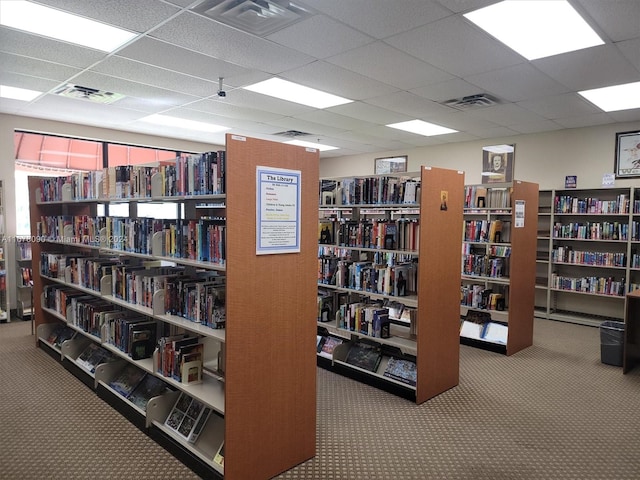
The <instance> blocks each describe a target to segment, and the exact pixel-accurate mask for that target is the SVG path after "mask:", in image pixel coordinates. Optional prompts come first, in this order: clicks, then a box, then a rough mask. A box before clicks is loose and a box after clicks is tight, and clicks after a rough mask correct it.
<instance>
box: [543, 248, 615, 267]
mask: <svg viewBox="0 0 640 480" xmlns="http://www.w3.org/2000/svg"><path fill="white" fill-rule="evenodd" d="M551 260H552V261H553V262H562V263H575V264H579V265H597V266H601V267H626V266H627V254H626V253H624V252H591V251H583V250H574V249H573V248H572V247H571V246H568V247H565V246H560V247H557V248H554V249H553V250H552V251H551Z"/></svg>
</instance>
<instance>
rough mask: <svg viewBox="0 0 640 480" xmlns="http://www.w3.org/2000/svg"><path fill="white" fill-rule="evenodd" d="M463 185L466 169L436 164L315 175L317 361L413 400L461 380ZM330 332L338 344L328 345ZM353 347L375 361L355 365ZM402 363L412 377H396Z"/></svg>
mask: <svg viewBox="0 0 640 480" xmlns="http://www.w3.org/2000/svg"><path fill="white" fill-rule="evenodd" d="M463 186H464V173H463V172H459V171H454V170H447V169H441V168H434V167H422V168H421V170H420V172H417V173H403V174H390V175H375V176H370V177H361V178H354V177H341V178H332V179H323V180H322V182H321V184H320V221H319V227H318V240H319V242H320V243H319V244H318V254H319V255H318V273H319V278H318V292H319V301H318V305H319V307H318V312H317V315H316V317H317V320H318V321H317V327H318V332H319V339H320V342H321V344H320V348H319V352H318V356H317V360H318V365H319V366H321V367H324V368H328V369H332V370H334V371H336V372H338V373H341V374H344V375H346V376H350V377H352V378H355V379H357V380H360V381H362V382H366V383H368V384H371V385H373V386H376V387H378V388H381V389H384V390H387V391H390V392H392V393H395V394H398V395H401V396H403V397H405V398H408V399H410V400H412V401H415V402H416V403H423V402H425V401H426V400H428V399H430V398H432V397H434V396H436V395H439V394H440V393H442V392H444V391H446V390H448V389H450V388H452V387H454V386H456V385H457V384H458V380H459V349H460V345H459V339H458V332H459V328H458V327H459V324H458V320H457V319H458V318H459V307H458V304H459V298H458V293H457V289H458V288H459V286H458V285H457V284H456V273H457V272H458V271H459V268H460V248H459V245H460V243H459V242H460V235H461V221H462V197H463ZM392 192H395V194H394V193H392ZM443 196H444V199H443ZM443 200H444V202H443ZM325 226H326V227H327V228H329V229H331V230H332V232H331V234H330V235H327V234H326V232H325V233H323V229H324V227H325ZM329 237H330V238H329ZM418 265H419V268H418ZM348 272H351V273H348ZM401 272H404V274H403V275H402V276H401ZM405 276H406V278H405V280H406V284H403V283H402V279H403V278H404V277H405ZM403 289H404V292H403V291H402V290H403ZM322 297H324V298H322ZM323 302H328V303H329V304H330V305H327V306H326V308H327V309H328V310H329V311H330V312H329V313H327V312H326V311H323V310H324V308H325V307H324V306H323ZM358 304H361V305H358ZM341 305H342V307H341ZM358 309H359V310H360V313H357V310H358ZM350 310H351V312H349V311H350ZM376 310H377V312H376ZM367 311H368V312H369V313H367ZM336 314H337V315H336ZM376 315H377V318H376V319H374V317H373V316H376ZM387 315H388V317H389V318H388V322H387V321H386V320H387ZM358 316H359V318H360V320H358ZM358 322H359V323H358ZM376 322H378V324H376ZM378 327H379V328H378ZM320 337H322V338H320ZM327 338H331V340H329V343H330V344H332V343H334V341H335V342H341V343H340V344H339V345H337V346H336V347H335V348H334V349H333V350H332V351H329V350H327V349H325V348H324V347H323V343H322V342H327V340H326V339H327ZM333 339H337V340H333ZM317 350H318V349H317ZM360 350H364V351H371V350H375V351H376V352H378V354H379V355H378V354H376V355H377V357H379V361H378V362H374V363H373V364H370V365H368V364H366V363H359V362H358V361H356V357H355V354H354V353H353V352H354V351H355V352H358V351H360ZM399 361H401V362H402V364H403V365H404V367H403V368H400V370H409V372H410V375H408V377H409V378H411V380H410V381H407V378H406V377H405V378H404V380H398V377H397V376H395V377H394V376H393V373H394V372H395V369H392V368H390V367H389V363H390V362H391V363H392V364H396V365H397V364H398V362H399ZM385 373H386V374H385ZM406 373H408V372H406Z"/></svg>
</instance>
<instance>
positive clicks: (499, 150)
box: [482, 145, 515, 153]
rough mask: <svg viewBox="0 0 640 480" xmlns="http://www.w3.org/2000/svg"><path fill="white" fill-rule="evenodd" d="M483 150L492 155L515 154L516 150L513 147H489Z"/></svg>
mask: <svg viewBox="0 0 640 480" xmlns="http://www.w3.org/2000/svg"><path fill="white" fill-rule="evenodd" d="M482 150H485V151H487V152H492V153H513V152H514V151H515V148H513V145H488V146H486V147H482Z"/></svg>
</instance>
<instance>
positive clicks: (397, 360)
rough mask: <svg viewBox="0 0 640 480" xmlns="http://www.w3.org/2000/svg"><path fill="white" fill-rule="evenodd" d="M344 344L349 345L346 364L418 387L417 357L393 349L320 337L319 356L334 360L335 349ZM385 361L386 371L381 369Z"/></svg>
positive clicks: (318, 342)
mask: <svg viewBox="0 0 640 480" xmlns="http://www.w3.org/2000/svg"><path fill="white" fill-rule="evenodd" d="M344 343H348V344H349V350H348V352H347V355H346V357H345V363H348V364H349V365H353V366H355V367H358V368H360V369H362V370H366V371H368V372H372V373H376V374H381V375H383V376H385V377H387V378H391V379H393V380H396V381H398V382H402V383H405V384H407V385H411V386H413V387H415V386H416V383H417V373H418V372H417V366H416V359H415V357H414V356H412V355H406V354H402V352H400V351H399V350H398V349H394V348H392V347H388V346H384V345H380V344H376V343H370V342H368V341H367V342H358V341H356V342H349V341H348V340H345V339H343V338H341V337H336V336H333V335H318V336H317V342H316V346H317V352H318V355H320V356H322V357H326V358H330V359H333V351H334V350H335V348H336V347H337V346H338V345H342V344H344ZM383 359H386V362H385V367H384V370H382V369H381V368H380V365H381V363H382V360H383ZM379 370H382V371H379Z"/></svg>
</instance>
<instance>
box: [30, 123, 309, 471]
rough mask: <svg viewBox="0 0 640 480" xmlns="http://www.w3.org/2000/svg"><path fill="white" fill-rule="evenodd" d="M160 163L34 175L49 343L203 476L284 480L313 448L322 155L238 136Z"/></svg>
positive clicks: (42, 320) (41, 311) (40, 287)
mask: <svg viewBox="0 0 640 480" xmlns="http://www.w3.org/2000/svg"><path fill="white" fill-rule="evenodd" d="M180 162H182V163H180ZM164 167H166V168H163V166H158V167H157V168H156V167H153V168H152V169H151V170H144V168H146V167H144V168H143V169H142V170H140V169H138V170H136V168H135V167H134V168H132V170H131V172H130V173H131V174H124V173H122V171H120V172H119V171H118V170H117V169H118V168H124V167H115V168H116V170H115V171H113V172H112V170H111V169H108V170H107V169H106V170H105V171H104V172H100V173H98V172H94V173H90V174H86V175H85V176H83V177H82V179H81V181H78V180H79V178H80V177H70V178H69V179H68V180H59V179H45V180H43V179H41V178H37V177H30V178H29V189H30V201H31V225H32V233H33V236H34V237H37V238H38V239H39V240H40V241H38V242H34V243H32V256H33V272H34V277H33V291H34V298H35V299H36V301H35V302H34V306H33V307H34V315H35V324H36V330H37V343H38V345H39V346H40V347H41V348H43V349H44V350H45V351H47V352H48V353H49V354H50V355H51V356H52V357H53V358H56V359H58V360H60V361H61V362H62V363H63V364H64V365H65V367H66V368H67V369H68V370H70V371H71V372H72V373H74V374H75V375H76V376H77V377H78V378H79V379H80V380H82V381H83V382H85V383H86V384H87V385H88V386H90V387H91V388H95V389H96V392H97V393H98V394H99V395H100V396H101V397H102V398H103V399H105V401H107V402H108V403H110V404H111V405H112V406H114V407H115V408H116V409H118V410H119V411H120V412H121V413H123V414H124V415H125V416H126V417H127V418H129V419H130V420H131V421H132V422H133V423H134V424H136V425H137V426H138V427H139V428H141V429H142V430H144V431H145V432H146V433H148V434H149V435H150V436H151V437H152V438H154V439H155V440H156V441H157V442H158V443H160V444H161V445H163V446H164V447H165V448H166V449H167V450H169V451H170V452H171V453H172V454H174V455H175V456H176V457H178V458H179V459H181V460H182V461H183V462H184V463H185V464H187V465H188V466H189V467H190V468H192V469H193V470H194V471H195V472H196V473H198V474H199V475H201V476H202V477H203V478H228V479H245V478H255V479H267V478H272V477H274V476H276V475H278V474H279V473H282V472H284V471H286V470H288V469H289V468H292V467H293V466H295V465H297V464H299V463H301V462H303V461H306V460H308V459H310V458H312V457H313V456H314V455H315V436H316V421H315V420H316V405H315V403H316V395H315V389H316V380H315V378H316V365H315V356H314V355H313V353H312V350H311V344H312V343H311V342H312V341H313V340H312V339H313V330H314V329H313V325H309V324H307V323H305V322H299V321H298V319H299V318H308V317H309V316H311V315H313V312H314V298H315V297H316V288H317V287H316V282H315V280H314V274H313V272H314V268H315V262H316V259H315V253H314V252H315V248H316V229H317V197H316V195H315V193H314V192H315V189H316V185H317V183H318V152H317V151H316V150H314V149H305V148H302V147H297V146H290V145H285V144H282V143H275V142H269V141H264V140H257V139H251V138H247V137H243V136H237V135H227V138H226V150H225V152H217V154H215V152H213V154H211V153H209V154H203V155H201V156H192V157H190V159H189V158H183V159H182V160H180V159H177V160H176V163H175V170H172V168H174V166H171V165H169V166H167V165H165V166H164ZM125 170H126V169H125ZM176 171H178V172H179V173H178V174H177V175H174V174H175V172H176ZM264 171H268V172H277V173H276V175H275V176H273V177H270V178H269V182H271V183H269V182H266V184H267V186H266V187H265V186H264V185H265V182H262V183H261V182H260V181H259V179H260V178H261V177H260V175H261V172H264ZM118 172H119V173H118ZM206 172H208V173H206ZM278 175H284V176H285V177H286V176H287V175H290V176H292V177H294V178H296V179H297V181H298V183H297V186H295V187H293V190H292V188H291V185H290V184H286V185H284V186H282V185H280V183H279V182H280V180H278V178H280V177H279V176H278ZM43 182H44V183H43ZM114 182H115V183H116V184H117V186H116V185H114ZM216 185H217V187H216ZM43 189H44V190H45V191H44V192H43ZM265 190H266V191H267V193H266V194H265ZM292 191H293V192H297V194H298V196H297V197H296V195H295V194H294V195H293V196H292V194H291V192H292ZM127 192H128V193H127ZM131 192H134V193H131ZM168 192H169V193H168ZM114 193H115V196H114ZM271 195H275V196H271ZM123 202H124V203H127V204H128V205H129V217H109V216H108V208H109V206H110V205H112V204H113V203H123ZM144 202H162V203H173V204H175V205H176V211H177V212H179V213H178V220H174V221H173V222H171V221H165V223H163V222H162V221H160V222H159V223H158V222H154V221H152V220H151V219H145V218H138V216H137V214H136V212H137V209H138V208H139V206H140V205H141V204H142V203H144ZM269 202H275V203H278V204H280V203H282V204H286V205H287V206H288V208H289V210H291V211H293V212H294V213H293V215H295V217H294V219H295V222H294V223H295V233H296V235H294V236H293V237H292V234H291V231H293V230H291V224H289V225H288V226H287V227H286V228H285V227H282V226H281V225H280V224H278V225H275V224H274V223H270V222H269V218H271V217H269V215H268V214H265V213H264V211H265V210H267V211H268V209H269V207H270V206H273V204H272V203H269ZM103 208H104V209H105V211H106V212H107V214H106V216H102V214H101V213H100V212H101V211H102V209H103ZM260 212H262V213H260ZM99 213H100V214H99ZM285 213H287V212H285ZM267 217H268V218H267ZM283 228H284V229H285V230H286V234H285V235H280V234H278V235H275V234H274V233H273V232H274V231H275V232H280V233H281V232H282V229H283ZM279 229H280V230H279ZM282 238H285V240H286V242H291V241H292V238H293V240H294V241H295V242H294V243H295V244H294V247H298V248H297V249H296V248H288V249H282V248H280V249H276V251H268V249H263V250H265V251H266V254H262V253H263V252H261V251H260V250H259V248H258V246H259V244H262V243H263V242H276V243H277V242H278V241H282ZM287 246H288V247H289V246H290V245H289V243H287ZM283 251H284V252H285V253H282V252H283ZM289 252H290V253H289Z"/></svg>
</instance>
